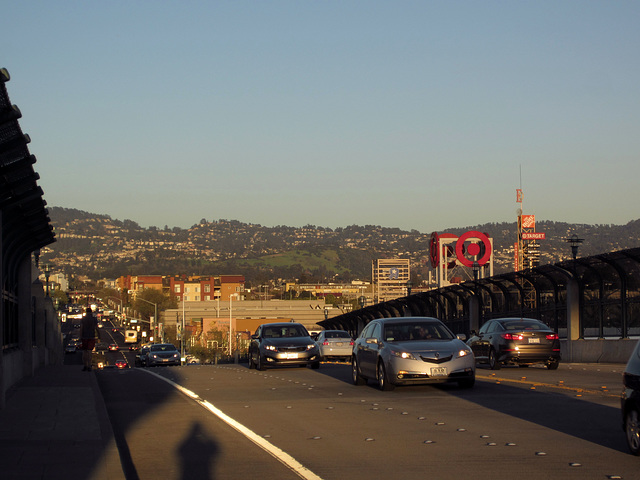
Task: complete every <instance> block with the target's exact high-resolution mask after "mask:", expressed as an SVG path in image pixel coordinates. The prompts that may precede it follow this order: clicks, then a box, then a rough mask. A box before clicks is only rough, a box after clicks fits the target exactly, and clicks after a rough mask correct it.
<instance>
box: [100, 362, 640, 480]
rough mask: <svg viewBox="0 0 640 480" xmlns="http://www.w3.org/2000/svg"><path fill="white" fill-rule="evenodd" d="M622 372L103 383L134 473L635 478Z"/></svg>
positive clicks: (239, 371)
mask: <svg viewBox="0 0 640 480" xmlns="http://www.w3.org/2000/svg"><path fill="white" fill-rule="evenodd" d="M621 368H622V367H621V366H613V365H612V366H603V365H599V366H588V365H561V367H560V369H559V370H557V371H548V370H546V369H541V368H528V369H522V368H503V369H502V370H499V371H495V372H494V371H491V370H487V369H479V370H478V382H477V383H476V387H475V388H473V389H471V390H464V389H459V388H457V387H456V386H453V385H452V386H423V387H402V388H398V389H396V390H395V391H393V392H380V391H379V390H377V389H376V388H375V385H367V386H362V387H356V386H353V385H351V384H350V381H349V379H350V370H349V367H348V366H347V365H339V364H323V365H322V366H321V368H320V369H319V370H311V369H307V368H293V369H291V368H285V369H277V370H267V371H266V372H257V371H255V370H249V369H248V368H247V367H246V366H242V365H238V366H235V365H229V366H223V365H220V366H189V367H167V368H154V369H130V370H124V371H115V370H110V371H103V372H98V373H97V375H98V380H99V383H100V385H101V390H102V392H103V395H104V398H105V401H106V405H107V408H108V411H109V414H110V417H111V419H112V424H113V425H114V431H115V432H116V437H117V441H118V443H119V446H120V448H121V453H123V454H124V458H125V460H126V461H125V470H126V471H127V473H128V478H160V477H162V478H166V479H171V478H176V479H179V478H184V479H186V478H190V479H199V478H225V479H226V478H230V479H233V478H244V477H249V478H284V479H286V478H300V476H302V477H305V478H322V479H327V480H328V479H344V478H350V479H364V478H367V479H371V478H394V477H398V476H402V477H408V478H425V477H428V478H436V479H448V478H461V477H467V478H474V479H482V478H496V477H495V475H496V472H503V473H504V475H507V476H515V477H516V478H518V479H529V478H531V479H540V478H559V477H560V478H569V479H572V478H575V479H585V478H594V479H596V478H597V479H604V478H619V477H621V478H627V479H631V478H637V475H638V473H637V472H638V471H639V468H640V459H638V458H636V457H633V456H631V455H629V454H628V453H627V451H626V445H625V442H624V437H623V432H622V431H621V429H620V414H619V391H620V376H621ZM160 377H162V378H164V379H166V380H169V381H170V382H173V384H172V383H167V381H164V380H163V379H162V378H160ZM176 385H180V386H183V387H184V388H186V389H188V390H189V391H190V392H194V393H195V394H196V395H197V397H198V398H197V400H198V401H200V402H205V401H206V402H208V404H210V406H209V405H208V404H205V406H208V407H209V410H207V409H206V408H204V407H203V406H202V405H201V404H199V403H197V402H196V401H195V400H193V399H191V398H190V397H188V396H187V395H186V394H185V393H181V392H179V391H178V390H177V389H176ZM216 408H217V409H219V411H218V410H216ZM212 410H213V412H216V413H218V414H219V415H222V414H221V413H220V411H221V412H223V413H224V414H225V415H226V416H228V417H229V418H226V417H225V419H226V420H227V421H233V420H235V421H237V422H239V424H240V425H241V426H238V425H235V428H234V427H232V426H229V424H228V423H225V422H224V421H223V420H221V419H220V418H219V416H216V415H215V414H214V413H212ZM230 419H232V420H230ZM242 427H246V429H248V432H245V434H246V435H249V436H251V435H252V434H254V435H255V438H254V439H253V440H251V439H250V438H247V436H245V434H242V433H240V432H238V429H239V428H240V429H241V428H242ZM259 442H264V443H265V444H266V447H265V448H271V447H270V446H274V448H275V450H272V451H271V452H267V451H265V450H264V449H263V448H261V447H259V446H257V445H256V443H259ZM277 457H282V458H281V459H280V460H278V459H277ZM295 469H298V471H297V473H296V471H294V470H295Z"/></svg>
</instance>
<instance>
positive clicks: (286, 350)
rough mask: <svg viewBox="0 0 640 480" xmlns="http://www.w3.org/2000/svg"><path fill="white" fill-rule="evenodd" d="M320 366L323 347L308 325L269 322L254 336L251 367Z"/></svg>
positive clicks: (252, 338) (250, 350) (250, 348)
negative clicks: (315, 339) (317, 342)
mask: <svg viewBox="0 0 640 480" xmlns="http://www.w3.org/2000/svg"><path fill="white" fill-rule="evenodd" d="M283 365H299V366H306V365H310V366H311V368H318V367H319V366H320V350H319V349H318V345H317V344H316V342H314V341H313V340H312V339H311V337H310V336H309V332H308V331H307V329H306V328H305V327H304V326H303V325H301V324H299V323H295V322H288V323H265V324H264V325H260V326H259V327H258V329H257V330H256V333H255V334H254V335H252V336H251V342H250V343H249V368H254V367H255V368H257V369H258V370H264V369H265V368H267V367H279V366H283Z"/></svg>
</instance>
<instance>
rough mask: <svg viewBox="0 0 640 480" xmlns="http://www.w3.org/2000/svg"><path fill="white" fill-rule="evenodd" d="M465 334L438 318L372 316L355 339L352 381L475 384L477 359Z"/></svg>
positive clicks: (387, 387)
mask: <svg viewBox="0 0 640 480" xmlns="http://www.w3.org/2000/svg"><path fill="white" fill-rule="evenodd" d="M462 337H464V336H462ZM462 340H463V339H460V338H458V337H456V336H455V335H454V334H453V333H452V332H451V330H449V329H448V328H447V327H446V326H445V325H444V323H442V322H441V321H440V320H438V319H436V318H431V317H400V318H382V319H377V320H373V321H371V322H370V323H369V324H367V326H366V327H365V328H364V329H363V330H362V333H361V334H360V336H359V337H358V338H357V339H356V341H355V343H354V345H353V355H352V360H351V365H352V380H353V383H354V384H355V385H363V384H365V383H366V382H367V380H368V379H372V380H376V381H377V382H378V386H379V388H380V389H381V390H393V388H395V386H396V385H417V384H427V383H443V382H457V383H458V384H459V385H460V386H461V387H465V388H471V387H473V385H474V384H475V378H476V365H475V359H474V357H473V353H472V352H471V349H470V348H469V347H468V346H467V345H466V344H465V343H464V342H463V341H462Z"/></svg>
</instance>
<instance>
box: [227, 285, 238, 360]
mask: <svg viewBox="0 0 640 480" xmlns="http://www.w3.org/2000/svg"><path fill="white" fill-rule="evenodd" d="M233 297H236V298H238V294H237V293H232V294H231V295H229V357H231V317H232V316H233V315H232V312H233V306H232V302H231V299H232V298H233Z"/></svg>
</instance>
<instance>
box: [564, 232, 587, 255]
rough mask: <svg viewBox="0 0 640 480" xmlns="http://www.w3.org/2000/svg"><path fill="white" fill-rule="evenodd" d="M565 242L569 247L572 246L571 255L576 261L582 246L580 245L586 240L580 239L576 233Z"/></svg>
mask: <svg viewBox="0 0 640 480" xmlns="http://www.w3.org/2000/svg"><path fill="white" fill-rule="evenodd" d="M565 241H566V242H567V243H568V244H569V245H571V255H572V256H573V259H574V260H575V259H576V258H578V247H579V246H580V244H581V243H582V242H584V238H578V235H576V234H575V233H574V234H573V235H571V236H570V237H569V238H566V239H565Z"/></svg>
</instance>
